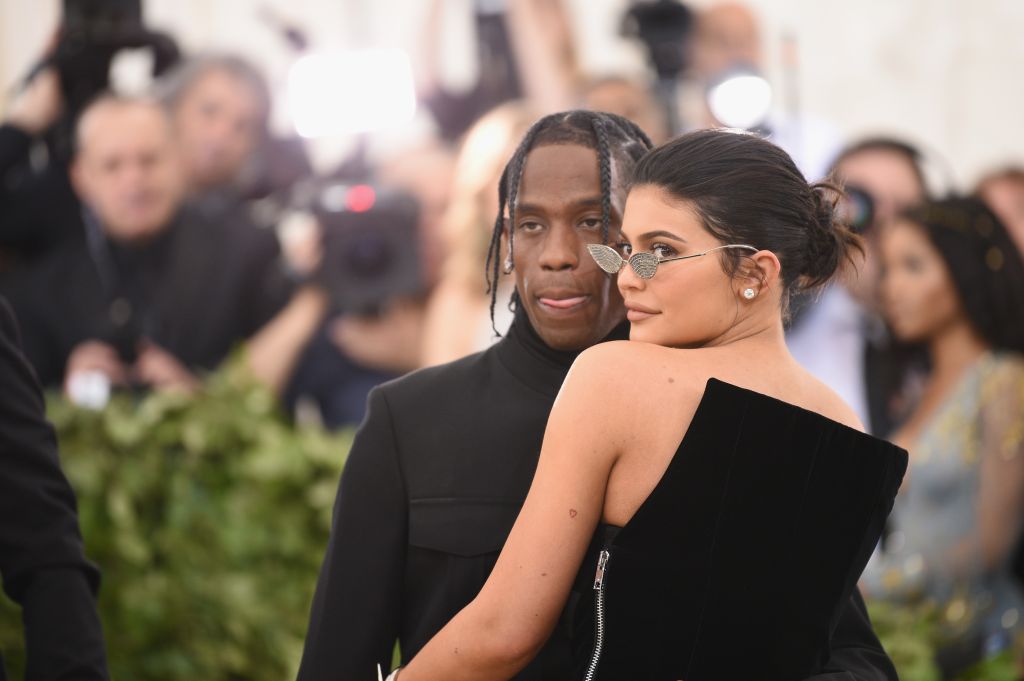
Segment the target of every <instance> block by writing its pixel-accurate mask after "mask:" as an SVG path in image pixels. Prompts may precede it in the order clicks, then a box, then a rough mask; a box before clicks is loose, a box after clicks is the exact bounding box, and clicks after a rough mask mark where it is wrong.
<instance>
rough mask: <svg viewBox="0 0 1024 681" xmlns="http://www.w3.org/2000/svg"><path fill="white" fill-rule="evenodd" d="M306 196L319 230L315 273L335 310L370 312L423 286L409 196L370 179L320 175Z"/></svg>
mask: <svg viewBox="0 0 1024 681" xmlns="http://www.w3.org/2000/svg"><path fill="white" fill-rule="evenodd" d="M312 199H313V200H312V202H311V205H310V206H309V208H310V210H311V212H312V214H313V215H314V217H316V219H317V221H318V222H319V224H320V226H321V229H322V234H323V240H322V243H323V259H322V261H321V264H320V269H319V275H318V276H317V278H318V280H319V281H320V283H321V284H323V285H324V286H325V287H326V288H327V290H328V293H329V294H330V296H331V300H332V304H333V306H334V307H335V309H336V311H338V312H348V313H354V314H374V313H376V312H378V311H379V310H381V309H382V308H383V307H384V305H386V304H387V303H388V302H389V301H391V300H393V299H395V298H399V297H404V296H415V295H418V294H421V293H423V292H424V290H425V285H424V282H423V268H422V265H421V257H420V252H421V248H420V237H419V212H420V208H419V204H418V202H417V201H416V198H415V197H413V196H412V195H410V194H407V193H405V192H402V191H398V190H395V189H390V188H387V187H383V186H380V185H376V184H369V183H362V182H351V181H343V180H321V181H320V182H319V183H317V186H316V188H315V191H314V193H313V196H312Z"/></svg>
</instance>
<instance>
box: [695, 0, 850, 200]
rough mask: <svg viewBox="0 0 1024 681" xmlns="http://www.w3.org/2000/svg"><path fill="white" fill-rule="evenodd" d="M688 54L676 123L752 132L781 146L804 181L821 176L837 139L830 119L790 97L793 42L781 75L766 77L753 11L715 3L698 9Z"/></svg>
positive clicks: (837, 145) (795, 80) (795, 66)
mask: <svg viewBox="0 0 1024 681" xmlns="http://www.w3.org/2000/svg"><path fill="white" fill-rule="evenodd" d="M787 40H790V41H791V40H792V39H789V38H787ZM688 54H689V69H688V71H687V72H686V80H685V81H684V87H683V89H682V106H681V115H682V120H681V121H680V122H679V126H682V127H683V128H685V129H692V128H708V127H722V126H724V127H734V128H745V129H749V130H754V131H757V132H758V133H760V134H762V135H764V136H766V137H767V138H768V139H770V140H771V141H772V142H774V143H775V144H777V145H779V146H780V147H782V148H783V149H785V150H786V151H787V152H788V153H789V154H790V156H792V157H793V160H794V161H795V162H796V164H797V166H798V167H799V168H800V171H801V172H802V173H803V174H804V176H805V177H806V178H807V179H808V180H811V181H813V180H818V179H821V178H823V177H825V175H826V173H827V171H828V168H829V163H830V161H831V160H832V159H833V158H835V156H836V153H837V152H838V150H839V148H840V146H841V141H840V137H839V133H838V131H837V130H836V129H835V127H834V126H833V125H832V124H830V123H829V122H827V121H825V120H823V119H821V118H818V117H814V116H811V115H808V114H807V113H806V112H803V111H800V110H799V109H798V102H797V101H793V100H794V95H793V92H795V91H796V88H798V87H799V84H798V67H799V64H798V56H797V49H796V45H795V43H792V42H789V43H787V44H786V45H785V46H784V54H783V66H784V72H783V73H784V75H785V77H786V78H787V79H788V82H786V83H783V84H781V85H782V86H784V87H780V84H779V83H769V82H768V80H767V76H766V73H767V68H766V66H765V48H764V38H763V35H762V29H761V22H760V20H759V19H758V17H757V15H756V14H755V13H754V11H753V10H752V9H751V8H750V6H749V5H747V4H745V3H741V2H718V3H713V4H711V5H709V6H707V7H705V8H703V9H700V10H699V11H698V12H697V15H696V23H695V26H694V30H693V36H692V40H691V41H690V44H689V49H688ZM741 77H746V78H747V80H741V79H740V78H741ZM750 83H754V84H753V85H752V86H751V85H749V84H750ZM730 88H732V89H731V90H730ZM738 88H743V89H742V90H740V89H738ZM782 95H785V96H782Z"/></svg>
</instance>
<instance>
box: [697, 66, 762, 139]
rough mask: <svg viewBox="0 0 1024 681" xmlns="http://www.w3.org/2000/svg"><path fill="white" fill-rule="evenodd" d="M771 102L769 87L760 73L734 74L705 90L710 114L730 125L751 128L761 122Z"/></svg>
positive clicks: (745, 128) (730, 126)
mask: <svg viewBox="0 0 1024 681" xmlns="http://www.w3.org/2000/svg"><path fill="white" fill-rule="evenodd" d="M771 104H772V87H771V85H769V84H768V81H767V80H765V79H764V78H762V77H761V76H755V75H750V74H743V75H737V76H733V77H732V78H728V79H726V80H724V81H722V82H721V83H719V84H718V85H716V86H714V87H713V88H711V90H710V92H708V107H709V108H710V109H711V114H712V115H713V116H714V117H715V118H716V119H717V120H718V121H719V122H720V123H722V124H723V125H725V126H726V127H729V128H742V129H744V130H750V129H752V128H754V127H755V126H757V125H759V124H761V123H764V121H765V119H766V118H768V111H769V109H770V107H771Z"/></svg>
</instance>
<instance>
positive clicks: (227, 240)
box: [0, 207, 290, 386]
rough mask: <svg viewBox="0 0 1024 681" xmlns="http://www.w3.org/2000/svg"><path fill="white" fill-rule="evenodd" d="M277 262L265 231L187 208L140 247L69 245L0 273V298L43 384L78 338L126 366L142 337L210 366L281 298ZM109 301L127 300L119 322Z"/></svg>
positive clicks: (284, 286)
mask: <svg viewBox="0 0 1024 681" xmlns="http://www.w3.org/2000/svg"><path fill="white" fill-rule="evenodd" d="M279 256H280V249H279V248H278V244H277V239H276V237H275V236H274V234H273V232H271V231H270V230H266V229H260V228H258V227H255V226H253V225H252V224H251V223H250V222H248V221H246V220H244V219H243V218H242V217H241V216H240V215H235V214H230V215H229V214H225V215H223V216H221V217H219V218H217V219H215V218H214V217H212V216H210V215H208V214H206V213H203V212H201V211H198V210H196V209H194V208H191V207H187V208H185V209H183V210H182V211H181V212H180V213H179V214H178V215H177V216H176V218H175V219H174V221H173V223H172V224H170V225H168V227H167V228H166V229H165V230H164V232H162V233H161V234H160V235H159V236H158V237H157V238H155V239H154V240H152V241H151V242H149V243H147V244H146V245H144V246H139V247H131V248H130V247H127V246H124V245H118V244H116V243H113V242H111V241H108V240H106V239H103V238H102V237H98V238H97V239H96V240H92V241H91V242H89V240H80V241H74V242H68V243H66V244H65V245H64V246H62V247H61V248H59V249H58V250H57V251H55V252H53V253H50V254H49V255H47V256H46V257H44V258H42V259H40V260H39V261H37V262H35V263H33V264H32V265H31V266H29V267H28V268H27V269H26V270H24V271H22V272H19V273H17V274H16V275H12V276H9V277H7V278H6V279H5V280H4V281H3V282H2V283H0V293H2V294H3V295H6V296H7V297H8V298H9V299H10V302H11V306H12V307H13V308H14V312H15V314H16V315H17V317H18V323H19V324H20V326H21V331H22V336H23V339H24V347H25V354H26V355H27V356H28V358H29V361H30V362H31V363H32V366H33V367H34V368H35V370H36V373H37V375H38V376H39V380H40V382H41V383H42V384H43V385H44V386H55V385H60V383H61V381H62V380H63V378H64V369H65V363H66V361H67V358H68V355H69V354H70V352H71V351H72V350H73V349H74V347H75V346H76V345H78V344H79V343H81V342H82V341H85V340H100V341H104V342H108V343H111V344H112V345H113V346H114V347H116V348H118V349H119V350H123V351H124V352H123V354H124V355H125V356H124V357H123V358H124V359H125V360H126V361H129V362H130V361H134V360H132V359H131V358H130V357H129V356H128V355H129V354H130V353H131V352H132V351H133V350H134V348H135V347H136V346H137V344H138V341H139V340H140V339H141V338H147V339H149V340H151V341H153V342H155V343H156V344H157V345H159V346H161V347H162V348H164V349H165V350H167V351H168V352H170V353H171V354H172V355H174V356H175V357H176V358H177V359H178V360H179V361H181V362H183V363H184V364H185V365H186V366H187V367H190V368H191V369H193V370H196V369H213V368H214V367H216V366H217V365H218V364H219V363H220V362H221V361H222V360H223V359H224V358H225V357H226V356H227V355H228V354H229V353H230V352H231V350H232V349H233V348H234V346H235V345H236V344H238V343H240V342H241V341H243V340H245V339H246V338H248V337H249V336H251V335H252V334H253V333H255V332H256V331H257V330H259V328H260V327H261V326H263V324H265V323H266V322H267V321H269V320H270V319H271V318H272V317H273V316H274V315H275V314H276V313H277V312H278V311H279V310H280V309H281V308H282V307H283V306H284V304H285V302H286V301H287V297H288V295H289V293H290V286H289V285H288V283H287V282H286V280H285V278H284V272H283V270H282V268H281V267H280V257H279ZM116 300H123V301H127V302H128V304H129V305H128V307H127V309H129V310H130V311H131V313H130V318H129V320H128V321H127V322H125V321H119V322H118V323H115V322H114V317H115V310H116V309H117V306H116V305H115V304H114V301H116ZM121 308H124V306H123V305H122V306H121Z"/></svg>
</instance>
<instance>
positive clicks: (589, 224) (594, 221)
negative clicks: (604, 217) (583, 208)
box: [580, 218, 602, 229]
mask: <svg viewBox="0 0 1024 681" xmlns="http://www.w3.org/2000/svg"><path fill="white" fill-rule="evenodd" d="M580 226H582V227H585V228H587V229H600V228H601V226H602V224H601V218H584V219H583V220H580Z"/></svg>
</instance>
